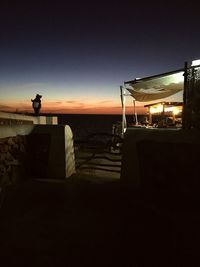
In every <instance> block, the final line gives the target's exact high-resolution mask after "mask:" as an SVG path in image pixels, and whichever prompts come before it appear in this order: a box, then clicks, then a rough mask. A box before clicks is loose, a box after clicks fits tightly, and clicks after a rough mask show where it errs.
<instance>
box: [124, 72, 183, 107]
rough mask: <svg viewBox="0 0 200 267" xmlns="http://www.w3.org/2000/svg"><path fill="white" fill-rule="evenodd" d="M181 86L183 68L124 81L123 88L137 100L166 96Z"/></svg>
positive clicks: (149, 99) (151, 99) (175, 91)
mask: <svg viewBox="0 0 200 267" xmlns="http://www.w3.org/2000/svg"><path fill="white" fill-rule="evenodd" d="M183 86H184V71H183V70H178V71H174V72H168V73H165V74H160V75H156V76H151V77H147V78H143V79H135V80H133V81H128V82H125V88H126V89H127V90H128V91H129V92H130V93H131V95H132V97H133V98H134V99H135V100H136V101H139V102H147V101H153V100H158V99H162V98H166V97H168V96H171V95H174V94H176V93H178V92H180V91H182V90H183Z"/></svg>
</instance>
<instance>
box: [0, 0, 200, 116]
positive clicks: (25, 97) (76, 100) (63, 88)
mask: <svg viewBox="0 0 200 267" xmlns="http://www.w3.org/2000/svg"><path fill="white" fill-rule="evenodd" d="M7 2H8V1H7ZM140 2H141V3H140ZM199 25H200V16H199V11H198V8H197V6H195V4H194V3H192V2H191V1H190V2H184V1H181V2H179V3H178V2H177V1H173V2H169V1H160V3H153V1H148V2H147V3H144V1H138V2H135V1H130V2H128V1H120V2H117V1H114V2H113V3H110V2H109V1H106V2H104V1H93V2H91V3H89V2H86V1H80V2H79V1H69V2H67V1H62V2H61V1H60V2H59V1H55V2H53V1H42V0H41V1H40V2H37V1H34V2H32V1H26V2H25V3H23V2H21V1H16V2H15V4H12V3H11V2H8V3H6V2H5V3H3V4H1V8H0V110H5V111H21V112H24V111H31V110H32V107H31V101H30V99H31V98H34V97H35V95H36V93H39V94H42V95H43V98H42V104H43V108H42V112H52V113H58V112H62V113H121V104H120V93H119V86H120V85H121V84H123V82H124V81H127V80H131V79H134V78H136V77H145V76H149V75H154V74H158V73H162V72H167V71H171V70H176V69H179V68H182V67H183V66H184V62H185V61H188V62H191V61H192V60H193V59H198V58H200V45H199V44H200V34H199Z"/></svg>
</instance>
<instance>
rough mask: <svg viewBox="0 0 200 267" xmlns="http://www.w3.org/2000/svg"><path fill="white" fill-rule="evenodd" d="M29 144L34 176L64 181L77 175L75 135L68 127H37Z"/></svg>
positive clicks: (29, 137)
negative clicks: (74, 174)
mask: <svg viewBox="0 0 200 267" xmlns="http://www.w3.org/2000/svg"><path fill="white" fill-rule="evenodd" d="M28 144H29V147H28V149H29V155H30V160H29V161H30V162H31V163H32V165H31V167H30V168H31V172H32V174H33V176H35V177H40V178H61V179H63V178H68V177H70V176H71V175H72V174H73V173H75V156H74V146H73V134H72V131H71V128H70V127H69V126H68V125H37V126H35V127H34V129H33V131H32V132H31V134H30V135H29V136H28Z"/></svg>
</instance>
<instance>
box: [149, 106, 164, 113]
mask: <svg viewBox="0 0 200 267" xmlns="http://www.w3.org/2000/svg"><path fill="white" fill-rule="evenodd" d="M149 111H150V113H151V114H154V113H161V112H163V105H158V106H154V107H150V110H149Z"/></svg>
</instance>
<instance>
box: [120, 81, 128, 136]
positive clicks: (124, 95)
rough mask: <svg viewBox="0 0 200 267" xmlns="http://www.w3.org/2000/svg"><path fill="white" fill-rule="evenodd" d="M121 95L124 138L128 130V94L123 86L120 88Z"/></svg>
mask: <svg viewBox="0 0 200 267" xmlns="http://www.w3.org/2000/svg"><path fill="white" fill-rule="evenodd" d="M120 93H121V103H122V137H124V132H125V131H126V128H127V123H126V105H125V104H126V98H125V97H126V93H125V88H124V87H123V86H120Z"/></svg>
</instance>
